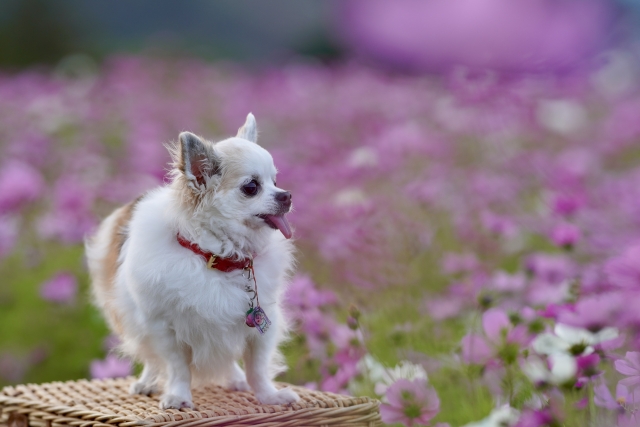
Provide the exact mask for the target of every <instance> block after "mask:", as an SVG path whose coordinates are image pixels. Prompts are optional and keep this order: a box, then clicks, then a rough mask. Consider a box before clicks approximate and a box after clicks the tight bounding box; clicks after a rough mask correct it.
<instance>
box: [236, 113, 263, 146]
mask: <svg viewBox="0 0 640 427" xmlns="http://www.w3.org/2000/svg"><path fill="white" fill-rule="evenodd" d="M236 136H237V137H238V138H243V139H246V140H247V141H251V142H255V143H257V142H258V125H257V124H256V118H255V117H254V116H253V114H251V113H249V114H247V120H246V121H245V122H244V124H243V125H242V127H241V128H240V129H238V135H236Z"/></svg>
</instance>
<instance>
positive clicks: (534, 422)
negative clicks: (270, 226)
mask: <svg viewBox="0 0 640 427" xmlns="http://www.w3.org/2000/svg"><path fill="white" fill-rule="evenodd" d="M639 29H640V3H639V2H638V1H635V0H620V1H608V0H521V1H517V2H516V1H513V0H475V1H470V0H424V1H420V0H394V1H382V0H345V1H323V2H320V1H313V0H269V1H262V2H253V1H250V0H219V1H215V2H204V1H197V2H196V1H193V2H175V1H169V0H137V1H135V2H113V1H106V0H91V1H87V0H56V1H52V0H5V1H3V2H2V3H0V385H8V384H15V383H19V382H43V381H54V380H68V379H77V378H85V377H97V378H101V377H113V376H125V375H129V374H131V373H132V372H135V370H136V367H135V366H133V365H132V364H131V363H130V362H128V361H126V360H122V359H120V358H119V357H118V355H117V353H116V352H114V351H112V350H113V348H114V347H115V346H117V339H116V338H114V337H112V336H110V335H109V332H108V330H107V328H106V326H105V323H104V321H103V320H102V318H101V316H100V314H99V313H98V312H97V310H96V309H95V308H93V307H92V306H91V304H90V294H89V279H88V274H87V269H86V265H85V261H84V258H83V246H82V239H83V236H85V235H86V234H87V233H90V232H91V231H92V230H93V229H94V228H95V227H96V225H97V224H98V222H99V221H100V219H101V218H103V217H104V216H105V215H106V214H108V213H109V212H110V210H112V209H113V208H114V207H116V206H118V205H120V204H123V203H126V202H127V201H129V200H131V199H133V198H135V197H137V195H139V194H141V193H142V192H144V191H145V190H147V189H149V188H153V187H154V186H157V185H162V184H163V183H164V182H166V177H165V175H166V172H167V162H168V160H169V159H168V154H167V152H166V150H165V149H164V147H163V143H165V142H167V141H170V140H174V139H176V138H177V135H178V133H179V132H180V131H183V130H189V131H192V132H195V133H198V134H200V135H203V136H205V137H207V138H209V139H214V140H215V139H222V138H225V137H228V136H231V135H234V134H235V131H236V129H237V128H238V127H239V126H240V125H241V124H242V123H243V121H244V117H245V116H246V114H247V113H248V112H250V111H251V112H253V113H254V114H255V115H256V117H257V120H258V126H259V129H260V143H261V144H262V145H263V146H264V147H266V148H267V149H269V150H270V151H271V152H272V154H273V155H274V158H275V160H276V164H277V166H278V168H279V170H280V175H279V178H278V182H279V184H280V185H281V186H282V187H284V188H287V189H289V190H291V191H292V193H293V194H294V196H295V198H294V200H295V212H294V213H292V214H291V220H290V221H291V223H292V224H294V226H295V229H296V231H295V236H296V239H297V246H298V248H299V272H298V275H297V276H296V277H295V278H294V279H293V283H292V285H291V288H290V291H289V292H288V294H287V295H288V296H287V298H288V306H289V312H290V316H291V317H292V318H293V319H294V320H295V323H296V325H297V328H296V331H295V333H294V334H293V335H292V339H291V341H290V342H289V343H288V344H287V346H286V348H285V353H286V355H287V358H288V363H289V366H290V367H291V368H292V369H291V370H290V371H289V373H287V374H284V375H283V376H282V377H281V379H282V380H284V381H289V382H293V383H297V384H306V385H307V386H309V387H314V388H319V389H323V390H329V391H335V392H343V393H351V394H368V395H377V396H378V397H381V398H383V399H385V405H386V409H385V419H386V420H388V421H390V422H391V421H397V422H401V423H404V424H407V425H410V424H411V422H412V421H415V422H420V423H422V424H428V423H431V424H434V425H437V423H449V424H450V425H451V426H460V425H465V424H467V423H471V422H473V421H476V420H480V419H483V418H485V417H487V416H488V415H489V413H491V411H492V410H494V411H495V408H497V407H498V408H500V407H502V406H501V405H505V404H508V405H510V406H509V408H513V410H514V411H515V410H517V411H518V412H517V414H518V415H514V413H515V412H509V411H507V412H505V410H504V407H502V409H501V410H502V411H503V412H502V413H497V412H493V414H494V415H493V416H494V418H495V419H497V418H496V417H499V416H503V417H505V416H506V417H507V418H508V417H511V418H510V420H511V421H508V422H509V423H511V424H508V425H515V424H516V423H519V424H518V425H520V426H523V427H526V426H543V425H548V426H552V425H586V424H585V423H586V422H591V423H593V424H592V425H603V426H604V425H606V426H611V425H616V424H615V423H618V425H620V426H623V425H629V426H635V425H640V420H639V421H638V423H637V424H636V420H635V418H634V417H635V414H636V412H635V410H636V409H637V408H636V406H635V402H636V397H635V396H636V394H634V393H635V391H634V390H635V389H634V387H635V386H636V385H637V384H638V383H640V376H639V375H640V353H637V352H636V351H637V350H640V348H639V347H640V335H638V331H640V315H639V314H638V310H637V307H639V306H640V92H639V90H638V89H639V83H640V81H639V71H640V62H639V55H638V54H639V52H640V51H639V49H638V46H639V43H638V42H639V40H640V39H639V36H640V33H639ZM558 324H560V325H568V326H570V327H572V328H574V329H572V331H573V332H572V333H574V335H572V336H570V337H569V338H567V337H566V336H564V335H562V333H560V335H562V336H561V337H560V338H562V339H564V340H565V341H563V342H565V344H566V343H569V344H570V345H569V344H566V345H564V347H562V345H560V347H558V348H560V350H558V349H556V350H553V351H551V350H548V349H546V350H545V349H544V348H542V347H541V346H540V344H539V343H540V337H541V336H543V337H547V338H548V337H549V336H554V337H555V338H558V337H559V336H560V335H558V334H559V332H558V331H557V328H556V332H555V335H553V334H554V332H552V331H554V326H557V325H558ZM575 328H580V329H575ZM607 328H615V334H610V335H607V334H606V333H603V331H605V332H611V329H607ZM576 331H577V332H576ZM545 334H547V335H545ZM598 334H600V335H598ZM605 335H606V338H607V339H605ZM614 335H615V337H614ZM576 336H577V337H578V338H576ZM612 337H613V338H615V339H613V340H611V339H609V338H612ZM560 338H558V339H560ZM572 340H573V341H572ZM545 352H546V353H545ZM557 354H562V355H564V356H566V358H568V360H565V362H566V366H568V367H567V368H566V369H565V371H563V372H564V373H562V372H560V373H559V372H558V370H559V369H560V366H561V364H560V362H558V356H557ZM554 355H555V356H554ZM547 356H548V358H547ZM566 358H565V359H566ZM636 362H638V363H636ZM554 367H555V368H554ZM625 377H626V378H625ZM403 378H408V380H406V381H409V382H411V384H412V385H411V387H414V389H412V390H414V392H412V393H413V394H411V393H410V394H409V395H407V394H402V393H401V394H399V395H396V397H397V398H396V399H394V398H393V396H394V393H397V392H398V390H400V389H399V387H400V386H401V385H402V381H400V383H399V382H398V380H402V379H403ZM427 378H428V379H427ZM625 379H626V382H624V381H625ZM619 380H621V381H620V382H618V381H619ZM398 384H400V385H398ZM616 384H617V386H616ZM390 385H391V387H389V386H390ZM394 385H395V388H394ZM621 387H622V388H621ZM612 392H613V393H612ZM398 396H399V397H398ZM407 396H409V398H407ZM411 396H413V397H411ZM403 399H404V400H403ZM407 399H408V400H407ZM412 399H413V400H412ZM621 399H622V400H621ZM637 402H638V404H639V405H640V395H638V399H637ZM394 405H395V406H394ZM403 405H404V406H403ZM416 408H417V409H416ZM509 410H511V409H509ZM505 414H506V415H505ZM394 416H395V418H393V417H394ZM507 418H505V419H507ZM517 419H519V421H516V420H517ZM488 420H489V421H487V422H493V421H491V420H492V419H488ZM494 421H495V420H494ZM495 422H497V421H495ZM526 423H529V424H526ZM554 423H556V424H554ZM560 423H564V424H560ZM440 425H446V424H440ZM483 425H498V424H483Z"/></svg>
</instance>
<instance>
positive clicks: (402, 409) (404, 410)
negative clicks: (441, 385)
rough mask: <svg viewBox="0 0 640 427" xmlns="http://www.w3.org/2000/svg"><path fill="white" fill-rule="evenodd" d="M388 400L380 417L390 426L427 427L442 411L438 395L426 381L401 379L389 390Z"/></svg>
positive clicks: (381, 407)
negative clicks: (392, 424) (398, 424)
mask: <svg viewBox="0 0 640 427" xmlns="http://www.w3.org/2000/svg"><path fill="white" fill-rule="evenodd" d="M386 398H387V401H388V403H383V404H382V405H380V416H381V417H382V421H383V422H385V423H388V424H391V423H402V424H404V425H405V426H413V425H414V424H422V425H425V424H427V423H429V421H430V420H431V419H432V418H433V417H435V416H436V414H437V413H438V412H439V411H440V399H439V398H438V394H437V393H436V391H435V390H434V389H433V387H431V386H430V385H429V384H427V381H426V380H424V379H415V380H413V381H409V380H406V379H400V380H398V381H396V382H395V383H393V384H392V385H391V386H390V387H389V388H388V389H387V393H386Z"/></svg>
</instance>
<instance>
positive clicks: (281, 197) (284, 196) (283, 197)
mask: <svg viewBox="0 0 640 427" xmlns="http://www.w3.org/2000/svg"><path fill="white" fill-rule="evenodd" d="M276 200H277V201H278V202H280V203H291V193H289V192H288V191H281V192H280V193H276Z"/></svg>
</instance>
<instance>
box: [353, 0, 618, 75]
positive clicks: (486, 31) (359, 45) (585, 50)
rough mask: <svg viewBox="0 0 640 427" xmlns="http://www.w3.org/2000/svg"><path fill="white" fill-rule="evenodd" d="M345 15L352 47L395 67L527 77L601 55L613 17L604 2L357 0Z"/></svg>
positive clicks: (565, 0) (610, 9)
mask: <svg viewBox="0 0 640 427" xmlns="http://www.w3.org/2000/svg"><path fill="white" fill-rule="evenodd" d="M342 9H343V15H342V19H341V24H342V25H341V27H342V33H343V34H344V35H345V37H346V39H347V41H348V42H349V43H350V44H351V46H353V47H354V48H355V49H356V50H357V52H359V53H360V54H362V55H367V56H368V57H373V58H374V59H377V60H379V61H384V62H385V63H387V64H390V65H393V66H395V67H401V68H404V69H410V70H434V69H436V70H437V69H442V68H449V67H451V66H453V65H457V64H463V65H466V66H470V67H472V68H474V69H486V68H490V69H502V70H510V71H513V70H519V71H529V72H531V71H541V70H549V69H551V70H558V69H560V70H561V69H566V68H567V67H571V66H576V65H577V64H578V63H579V62H581V61H583V60H584V58H585V57H588V56H589V55H590V54H592V53H593V52H595V51H597V50H598V49H599V48H601V44H600V42H599V41H600V40H602V38H603V37H605V36H606V34H607V33H608V31H609V28H610V18H609V17H610V16H611V13H612V8H611V7H610V6H609V5H608V3H606V2H589V3H588V4H585V3H584V2H580V1H572V0H563V1H560V2H554V3H547V2H544V1H538V0H529V1H526V2H518V3H513V2H510V1H506V0H483V1H482V2H480V3H477V4H473V5H470V4H469V3H467V2H464V1H458V0H449V1H429V2H421V1H417V0H400V1H397V2H391V3H389V2H386V1H362V0H359V1H357V0H352V1H349V2H347V3H346V4H345V5H343V7H342ZM521 52H527V55H522V54H519V53H521Z"/></svg>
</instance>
